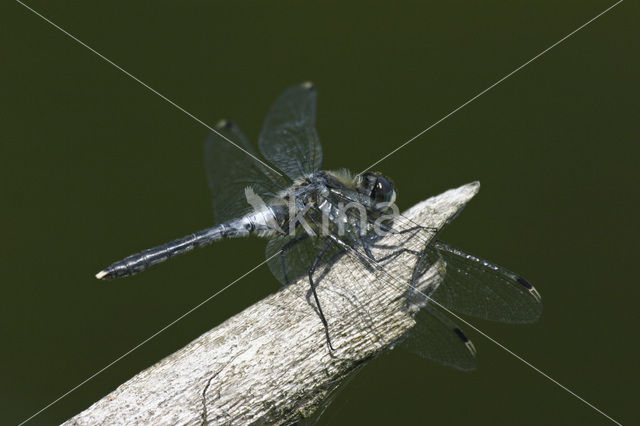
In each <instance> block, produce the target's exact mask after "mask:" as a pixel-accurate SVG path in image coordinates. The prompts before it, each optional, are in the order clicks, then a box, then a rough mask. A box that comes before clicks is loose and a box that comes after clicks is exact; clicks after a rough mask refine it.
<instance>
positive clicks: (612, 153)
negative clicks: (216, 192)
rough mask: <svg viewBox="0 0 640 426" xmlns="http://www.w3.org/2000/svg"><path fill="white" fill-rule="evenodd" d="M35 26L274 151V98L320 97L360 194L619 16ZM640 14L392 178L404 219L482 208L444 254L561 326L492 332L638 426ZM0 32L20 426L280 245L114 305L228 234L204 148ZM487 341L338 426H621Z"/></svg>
mask: <svg viewBox="0 0 640 426" xmlns="http://www.w3.org/2000/svg"><path fill="white" fill-rule="evenodd" d="M28 3H29V4H30V5H32V6H33V7H35V8H36V9H37V10H38V11H40V12H41V13H43V14H44V15H45V16H47V17H49V18H50V19H52V20H53V21H54V22H56V23H57V24H59V25H61V26H62V27H63V28H65V29H67V30H68V31H70V32H71V33H73V34H74V35H76V36H77V37H78V38H80V39H81V40H83V41H84V42H86V43H88V44H89V45H91V46H92V47H94V48H95V49H97V50H98V51H99V52H101V53H103V54H104V55H106V56H107V57H109V58H110V59H112V60H113V61H115V62H116V63H118V64H119V65H121V66H122V67H123V68H125V69H126V70H128V71H129V72H131V73H133V74H134V75H136V76H138V77H139V78H141V79H142V80H143V81H145V82H146V83H148V84H149V85H151V86H152V87H154V88H156V89H157V90H159V91H160V92H162V93H163V94H165V95H166V96H168V97H169V98H171V99H172V100H174V101H175V102H176V103H178V104H179V105H181V106H183V107H184V108H186V109H187V110H188V111H190V112H192V113H193V114H195V115H196V116H197V117H199V118H201V119H202V120H204V121H205V122H207V123H211V124H213V123H215V122H216V121H217V120H218V119H219V118H222V117H229V118H233V119H234V120H235V121H236V122H237V123H239V125H240V126H241V127H242V128H243V129H244V130H245V132H246V133H247V134H248V135H249V136H250V137H251V139H252V140H254V141H255V139H256V137H257V134H258V132H259V130H260V127H261V125H262V120H263V119H264V116H265V114H266V111H267V108H268V106H269V105H270V103H271V102H272V101H273V100H275V98H276V97H277V95H279V94H280V93H281V92H282V91H283V90H284V89H285V88H287V87H289V86H290V85H292V84H295V83H298V82H300V81H304V80H313V81H314V82H315V83H316V85H317V86H318V90H319V106H318V120H317V121H318V129H319V133H320V136H321V138H322V140H323V146H324V151H325V168H327V169H332V168H339V167H347V168H350V169H352V170H354V171H360V170H361V169H363V168H365V167H367V166H368V165H369V164H371V163H372V162H374V161H376V160H377V159H379V158H380V157H382V156H383V155H385V154H386V153H388V152H389V151H391V150H392V149H393V148H395V147H397V146H398V145H399V144H401V143H402V142H404V141H405V140H407V139H409V138H411V137H413V136H414V135H415V134H417V133H418V132H420V131H421V130H423V129H424V128H426V127H427V126H428V125H430V124H431V123H433V122H434V121H436V120H438V119H440V118H441V117H442V116H444V115H445V114H447V113H449V112H450V111H451V110H453V109H454V108H456V107H457V106H459V105H460V104H462V103H463V102H465V101H466V100H468V99H469V98H471V97H472V96H473V95H475V94H476V93H478V92H480V91H481V90H483V89H485V88H486V87H488V86H489V85H491V84H492V83H494V82H495V81H496V80H498V79H499V78H501V77H502V76H504V75H505V74H507V73H509V72H511V71H512V70H514V69H515V68H516V67H518V66H519V65H521V64H522V63H524V62H525V61H527V60H528V59H530V58H531V57H533V56H534V55H536V54H537V53H539V52H540V51H542V50H543V49H545V48H547V47H548V46H550V45H551V44H553V43H554V42H556V41H557V40H559V39H560V38H561V37H563V36H565V35H566V34H568V33H569V32H571V31H573V30H574V29H576V28H577V27H578V26H580V25H582V24H583V23H584V22H586V21H587V20H589V19H591V18H592V17H594V16H595V15H597V14H598V13H600V12H601V11H602V10H604V9H605V8H607V7H608V6H610V5H611V4H613V2H611V1H567V2H561V3H560V2H542V1H535V2H524V1H518V2H512V1H490V2H471V1H467V2H388V3H387V2H384V3H382V2H369V1H367V2H348V3H347V2H334V3H327V2H324V3H322V4H313V5H312V4H307V3H298V2H291V3H277V4H273V2H241V3H239V4H237V2H225V3H218V2H216V3H210V2H194V1H192V2H177V1H176V2H157V1H153V2H152V1H144V2H124V1H118V2H114V1H111V2H86V1H73V2H72V1H56V2H48V1H29V2H28ZM638 12H639V7H638V4H637V3H634V2H631V1H626V2H624V3H622V4H620V5H619V6H618V7H616V8H614V9H613V10H612V11H611V12H609V13H608V14H606V15H604V16H603V17H601V18H600V19H598V20H597V21H595V22H594V23H593V24H591V25H589V26H588V27H586V28H585V29H584V30H582V31H580V32H578V33H577V34H576V35H575V36H573V37H572V38H570V39H568V40H567V41H565V42H564V43H562V44H560V45H559V46H557V47H556V48H554V49H553V50H551V51H550V52H549V53H547V54H545V55H544V56H542V57H541V58H539V59H538V60H537V61H535V62H533V63H531V64H530V65H528V66H527V67H526V68H524V69H523V70H521V71H520V72H518V73H517V74H515V75H513V76H512V77H511V78H509V79H508V80H506V81H504V82H503V83H501V84H500V85H498V86H497V87H495V88H494V89H492V90H491V91H490V92H488V93H487V94H485V95H484V96H482V97H480V98H479V99H478V100H476V101H475V102H473V103H471V104H470V105H468V106H467V107H465V108H464V109H462V110H461V111H459V112H458V113H456V114H455V115H453V116H451V117H450V118H448V119H447V120H445V121H444V122H442V123H441V124H439V125H438V126H436V127H435V128H434V129H432V130H431V131H429V132H427V133H426V134H425V135H423V136H422V137H420V138H418V139H417V140H415V141H414V142H413V143H412V144H410V145H409V146H407V147H405V148H404V149H403V150H401V151H399V152H398V153H396V154H394V155H393V156H391V157H390V158H388V159H386V160H385V161H384V162H383V163H381V164H380V165H378V166H377V167H376V169H378V170H380V171H382V172H383V173H385V174H387V175H389V176H392V177H393V179H394V180H395V182H396V184H397V186H398V188H399V194H400V198H399V203H400V206H401V208H407V207H409V206H411V205H413V204H414V203H416V202H418V201H420V200H423V199H425V198H427V197H429V196H431V195H434V194H437V193H440V192H442V191H443V190H446V189H448V188H451V187H456V186H459V185H461V184H464V183H467V182H470V181H472V180H476V179H478V180H480V181H481V182H482V190H481V191H480V193H479V195H478V196H477V197H476V198H475V199H474V200H473V201H472V202H471V204H470V205H468V207H467V208H466V209H465V211H464V213H463V214H462V215H460V216H459V218H458V219H457V220H456V221H455V222H454V223H453V224H452V225H451V226H450V227H449V228H448V229H447V230H445V232H444V233H443V235H442V236H443V239H446V240H447V241H449V242H451V243H453V244H455V245H458V246H460V247H462V248H464V249H466V250H468V251H470V252H472V253H475V254H478V255H480V256H483V257H486V258H488V259H491V260H493V261H495V262H497V263H499V264H502V265H505V266H507V267H509V268H510V269H513V270H514V271H517V272H520V273H522V274H523V275H524V276H526V277H528V278H529V279H530V280H531V281H532V282H533V283H534V284H535V285H536V286H537V288H538V289H539V290H540V292H541V293H542V295H543V298H544V303H545V311H544V313H543V316H542V318H541V320H540V321H539V322H538V323H536V324H534V325H529V326H512V325H502V324H495V323H490V322H484V321H480V320H473V323H474V324H475V325H477V326H478V327H480V328H481V329H482V330H484V331H485V332H486V333H488V334H489V335H491V336H493V337H494V338H496V339H497V340H499V341H500V342H502V343H503V344H505V345H506V346H507V347H509V348H510V349H512V350H513V351H515V352H516V353H518V354H520V355H522V356H523V357H524V358H526V359H527V360H528V361H530V362H532V363H533V364H534V365H536V366H537V367H539V368H541V369H542V370H544V371H545V372H547V373H549V374H550V375H551V376H553V377H554V378H555V379H557V380H558V381H560V382H561V383H563V384H564V385H566V386H568V387H569V388H571V389H572V390H574V391H575V392H577V393H578V394H579V395H581V396H582V397H584V398H585V399H587V400H589V401H591V402H592V403H593V404H595V405H596V406H598V407H599V408H601V409H602V410H604V411H605V412H607V413H608V414H609V415H611V416H612V417H614V418H616V419H618V420H619V421H621V422H622V423H634V422H637V421H638V415H637V406H636V405H635V404H636V399H637V379H638V375H637V371H638V370H637V358H638V355H639V354H638V347H637V345H638V344H637V327H638V314H637V310H638V296H639V293H640V292H639V291H638V284H639V280H638V274H637V267H636V266H637V264H638V261H637V257H636V256H637V253H638V237H640V235H639V233H638V224H637V216H638V215H637V207H638V187H637V185H638V145H637V141H638V130H639V129H638V106H639V105H638V90H639V88H640V85H639V84H638V75H639V73H638V71H639V67H638V52H639V51H640V49H639V47H640V46H639V43H638V42H639V40H640V38H639V32H638V17H639V15H640V14H639V13H638ZM0 16H1V18H0V21H1V22H2V24H1V26H0V43H1V44H0V55H1V65H0V96H1V99H2V102H1V103H0V124H1V125H2V133H1V134H2V137H1V141H2V143H1V145H0V150H1V151H0V158H1V159H2V160H1V161H2V167H1V168H0V181H1V182H2V183H1V184H0V189H1V191H2V193H1V200H2V201H0V202H1V203H2V204H1V205H2V208H1V210H0V219H1V223H2V244H1V245H0V265H1V268H2V269H1V274H2V275H1V278H0V280H1V283H2V284H1V290H2V303H1V305H0V306H1V307H0V309H1V312H0V314H1V317H0V320H1V323H2V340H1V342H2V351H0V369H1V371H2V374H1V377H2V389H1V392H2V393H1V394H0V413H1V414H0V423H3V424H11V423H17V422H19V421H21V420H23V419H25V418H26V417H28V416H30V415H31V414H33V413H34V412H35V411H37V410H39V409H40V408H42V407H43V406H44V405H46V404H47V403H49V402H51V401H52V400H53V399H55V398H57V397H58V396H59V395H61V394H62V393H64V392H66V391H67V390H69V389H70V388H72V387H73V386H75V385H76V384H78V383H79V382H81V381H82V380H84V379H85V378H86V377H88V376H89V375H91V374H93V373H94V372H95V371H97V370H98V369H100V368H102V367H103V366H105V365H106V364H108V363H109V362H111V361H112V360H114V359H115V358H116V357H118V356H119V355H121V354H123V353H124V352H126V351H127V350H129V349H130V348H132V347H133V346H135V345H136V344H138V343H139V342H140V341H141V340H143V339H145V338H146V337H148V336H149V335H151V334H153V333H154V332H156V331H157V330H158V329H160V328H161V327H163V326H164V325H166V324H167V323H169V322H170V321H172V320H174V319H175V318H176V317H178V316H179V315H181V314H182V313H184V312H185V311H187V310H188V309H190V308H191V307H193V306H194V305H196V304H198V303H199V302H201V301H202V300H203V299H205V298H206V297H208V296H210V295H211V294H213V293H214V292H216V291H217V290H219V289H221V288H222V287H223V286H225V285H226V284H228V283H229V282H231V281H232V280H234V279H235V278H237V277H238V276H240V275H242V274H243V273H245V272H246V271H247V270H248V269H250V268H252V267H253V266H254V265H256V264H257V263H259V262H260V261H261V260H262V259H263V256H264V254H263V247H264V242H263V241H260V240H257V239H252V240H240V241H228V242H224V243H223V244H216V245H214V246H212V247H209V248H207V249H203V250H199V251H197V252H194V253H193V254H190V255H188V256H183V257H181V258H178V259H175V260H174V261H171V262H168V263H167V264H164V265H162V266H159V267H157V268H154V269H153V270H150V271H148V272H146V273H144V274H141V275H139V276H137V277H135V278H131V279H127V280H123V281H115V282H108V283H103V282H98V281H96V280H95V279H94V278H93V275H94V274H95V272H96V271H98V270H99V269H101V268H102V267H104V266H106V265H107V264H108V263H110V262H112V261H114V260H117V259H119V258H122V257H124V256H126V255H128V254H131V253H133V252H135V251H138V250H140V249H144V248H148V247H150V246H153V245H156V244H159V243H163V242H165V241H167V240H170V239H173V238H175V237H180V236H183V235H185V234H188V233H190V232H192V231H195V230H199V229H202V228H204V227H207V226H209V225H210V224H211V223H212V211H211V203H210V194H209V190H208V188H207V185H206V181H205V176H204V168H203V162H202V144H203V141H204V139H205V137H206V135H207V133H208V130H207V129H206V128H205V127H203V126H202V125H200V124H198V123H196V122H195V121H193V120H192V119H191V118H189V117H188V116H186V115H185V114H183V113H182V112H180V111H178V110H176V109H175V108H174V107H172V106H171V105H169V104H168V103H167V102H165V101H163V100H162V99H160V98H159V97H158V96H156V95H154V94H152V93H150V92H149V91H148V90H146V89H144V88H143V87H142V86H140V85H139V84H138V83H136V82H134V81H133V80H131V79H130V78H128V77H126V76H125V75H123V74H122V73H121V72H120V71H118V70H117V69H115V68H114V67H112V66H111V65H109V64H107V63H105V62H104V61H103V60H101V59H100V58H98V57H97V56H96V55H95V54H93V53H91V52H90V51H88V50H87V49H85V48H84V47H81V46H79V45H78V44H77V43H76V42H74V41H72V40H71V39H69V38H68V37H67V36H65V35H64V34H62V33H61V32H59V31H57V30H55V29H54V28H53V27H51V26H50V25H49V24H47V23H45V22H44V21H43V20H42V19H40V18H39V17H37V16H35V15H34V14H32V13H31V12H29V11H28V10H26V9H25V8H23V7H22V6H20V5H19V4H17V3H14V2H3V5H2V6H1V7H0ZM277 289H278V284H277V282H276V281H275V279H274V278H272V277H271V276H270V274H269V271H268V270H267V269H266V268H262V269H260V270H259V271H256V272H255V273H253V274H251V275H250V276H248V277H247V278H245V279H243V280H242V281H241V282H240V283H238V284H237V285H236V286H234V287H232V288H231V289H230V290H228V291H226V292H225V293H223V294H222V295H220V296H219V297H217V298H216V299H214V300H213V301H211V302H209V303H208V304H206V305H205V306H204V307H202V308H201V309H199V310H198V311H196V312H195V313H193V314H192V315H189V316H188V317H187V318H185V319H184V320H182V321H180V322H179V323H178V324H177V325H175V326H173V327H171V328H170V329H169V330H167V331H166V332H164V333H162V334H161V335H160V336H158V337H157V338H155V339H154V340H152V341H151V342H149V343H148V344H146V345H144V346H143V347H141V348H140V349H138V350H137V351H135V352H133V353H132V354H131V355H130V356H128V357H127V358H125V359H124V360H122V361H121V362H119V363H117V364H116V365H114V366H113V367H111V368H109V369H108V370H107V371H105V372H104V373H103V374H100V375H99V376H98V377H96V378H95V379H93V380H92V381H90V382H89V383H87V384H86V385H84V386H83V387H82V388H80V389H79V390H77V391H76V392H74V393H72V394H71V395H69V396H68V397H66V398H64V399H63V400H62V401H60V402H59V403H57V404H56V405H54V406H53V407H51V408H50V409H48V410H47V411H46V412H44V413H42V414H41V415H39V416H38V417H37V418H36V419H34V420H33V422H32V424H52V423H58V422H61V421H63V420H65V419H67V418H69V417H71V416H72V415H74V414H76V413H77V412H79V411H81V410H82V409H84V408H86V407H88V406H89V405H90V404H91V403H92V402H94V401H95V400H97V399H99V398H100V397H102V396H104V395H105V394H107V393H108V392H110V391H111V390H113V389H114V388H115V387H116V386H118V385H119V384H121V383H122V382H124V381H125V380H127V379H128V378H130V377H131V376H133V375H134V374H135V373H137V372H138V371H140V370H142V369H144V368H146V367H148V366H150V365H152V364H153V363H155V362H156V361H158V360H160V359H161V358H163V357H164V356H166V355H168V354H170V353H172V352H173V351H175V350H177V349H178V348H180V347H182V346H184V345H185V344H186V343H188V342H190V341H191V340H192V339H194V338H196V337H198V336H199V335H200V334H202V333H203V332H205V331H206V330H209V329H210V328H212V327H214V326H215V325H217V324H219V323H220V322H222V321H223V320H225V319H226V318H228V317H229V316H231V315H233V314H235V313H237V312H239V311H240V310H242V309H243V308H245V307H247V306H249V305H250V304H252V303H254V302H255V301H257V300H259V299H261V298H262V297H264V296H266V295H267V294H269V293H271V292H274V291H276V290H277ZM467 331H468V333H469V335H470V336H471V337H472V339H473V340H474V342H475V344H476V347H477V348H478V350H479V368H478V370H477V371H476V372H474V373H470V374H469V373H460V372H457V371H454V370H451V369H448V368H446V367H442V366H439V365H436V364H433V363H430V362H428V361H425V360H422V359H419V358H417V357H415V356H413V355H412V354H409V353H404V352H402V351H400V350H394V351H391V352H390V353H387V354H385V355H383V356H381V357H380V358H378V359H376V360H375V361H373V362H371V363H370V365H368V366H367V367H366V368H365V369H363V371H362V372H361V373H360V374H359V375H358V376H357V377H356V378H355V379H354V380H353V381H352V382H351V383H350V384H349V385H348V387H347V388H346V390H345V391H343V392H342V393H341V394H340V395H339V397H338V398H337V400H336V402H334V403H333V404H332V405H331V406H330V408H329V409H328V410H327V412H326V414H325V416H324V417H323V418H322V422H323V423H329V424H344V423H347V422H349V423H365V422H366V423H370V424H388V423H391V422H409V423H429V424H468V423H487V424H495V423H503V424H504V423H509V424H513V423H517V424H542V423H545V424H566V423H576V422H580V423H582V424H602V423H606V420H605V418H604V417H602V416H601V415H599V414H597V413H596V412H595V411H593V410H592V409H590V408H589V407H587V406H586V405H584V404H583V403H581V402H580V401H578V400H577V399H576V398H574V397H573V396H571V395H570V394H568V393H567V392H565V391H563V390H562V389H560V388H559V387H557V386H556V385H554V384H552V383H551V382H549V381H548V380H547V379H545V378H543V377H542V376H540V375H539V374H537V373H535V372H534V371H533V370H531V369H530V368H528V367H527V366H525V365H524V364H523V363H521V362H520V361H518V360H516V359H515V358H513V357H512V356H510V355H508V354H507V353H505V352H504V351H502V350H500V349H499V348H497V347H496V346H494V345H493V344H492V343H491V342H489V341H487V340H486V339H484V338H483V337H482V336H479V335H477V334H476V333H474V332H473V331H471V330H467ZM634 372H635V373H634Z"/></svg>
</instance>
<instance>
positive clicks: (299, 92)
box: [258, 82, 322, 179]
mask: <svg viewBox="0 0 640 426" xmlns="http://www.w3.org/2000/svg"><path fill="white" fill-rule="evenodd" d="M258 145H259V147H260V151H261V152H262V154H263V155H264V156H265V158H266V159H267V160H269V161H270V162H271V163H273V164H275V165H276V166H277V167H278V168H279V169H280V170H282V171H283V172H285V173H286V174H287V175H288V176H289V177H290V178H291V179H296V178H298V177H300V176H304V175H307V174H309V173H313V172H314V171H316V170H318V169H319V168H320V166H321V164H322V146H321V144H320V138H319V137H318V133H317V132H316V88H315V86H313V84H311V83H309V82H307V83H302V84H300V85H297V86H294V87H292V88H290V89H288V90H287V91H286V92H284V93H283V94H282V95H280V97H279V98H278V99H277V100H276V101H275V103H274V104H273V105H272V106H271V109H270V110H269V114H268V115H267V118H266V120H265V122H264V126H263V128H262V132H261V133H260V139H259V142H258Z"/></svg>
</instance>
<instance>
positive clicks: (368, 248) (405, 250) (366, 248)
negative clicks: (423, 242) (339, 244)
mask: <svg viewBox="0 0 640 426" xmlns="http://www.w3.org/2000/svg"><path fill="white" fill-rule="evenodd" d="M361 243H362V247H363V248H364V252H365V253H366V254H367V257H368V258H369V259H371V260H373V261H374V262H383V261H385V260H388V259H392V258H395V257H398V256H400V255H401V254H402V253H411V254H413V255H415V256H419V255H420V252H418V251H416V250H411V249H408V248H399V249H397V250H396V251H394V252H393V253H389V254H387V255H385V256H382V257H380V258H377V259H376V257H375V256H374V255H373V253H372V252H371V248H372V247H373V248H383V249H394V248H397V247H398V246H394V245H385V244H372V243H370V242H369V241H367V240H366V239H364V238H363V239H362V240H361Z"/></svg>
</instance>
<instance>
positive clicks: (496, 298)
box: [426, 241, 542, 323]
mask: <svg viewBox="0 0 640 426" xmlns="http://www.w3.org/2000/svg"><path fill="white" fill-rule="evenodd" d="M426 250H427V255H428V257H429V258H431V259H432V260H436V259H438V258H440V259H442V260H443V261H444V263H445V265H446V266H445V271H446V272H445V278H444V282H443V283H442V284H441V285H440V286H439V287H438V289H437V290H436V291H435V293H434V294H433V295H432V298H433V300H435V301H436V302H437V303H439V304H441V305H443V306H445V307H446V308H448V309H451V310H452V311H456V312H460V313H463V314H466V315H470V316H473V317H477V318H483V319H488V320H493V321H500V322H506V323H530V322H534V321H536V320H537V319H538V318H539V317H540V314H541V313H542V299H541V297H540V294H539V293H538V291H537V290H536V289H535V288H534V287H533V286H532V285H531V284H530V283H529V282H528V281H527V280H525V279H524V278H522V277H521V276H519V275H517V274H515V273H513V272H511V271H509V270H507V269H505V268H503V267H501V266H498V265H494V264H492V263H490V262H487V261H486V260H484V259H480V258H478V257H476V256H473V255H471V254H467V253H465V252H463V251H461V250H459V249H456V248H453V247H451V246H449V245H447V244H445V243H443V242H441V241H435V242H434V243H433V244H431V245H429V246H428V247H427V249H426Z"/></svg>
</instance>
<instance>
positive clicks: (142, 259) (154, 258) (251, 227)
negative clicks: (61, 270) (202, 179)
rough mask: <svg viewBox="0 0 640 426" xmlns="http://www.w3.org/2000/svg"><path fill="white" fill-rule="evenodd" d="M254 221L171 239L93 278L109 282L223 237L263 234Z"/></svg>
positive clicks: (243, 220) (247, 218)
mask: <svg viewBox="0 0 640 426" xmlns="http://www.w3.org/2000/svg"><path fill="white" fill-rule="evenodd" d="M262 222H263V221H261V220H257V218H256V217H254V215H248V216H245V217H242V218H239V219H235V220H232V221H230V222H227V223H224V224H221V225H218V226H214V227H212V228H208V229H205V230H202V231H199V232H195V233H193V234H191V235H188V236H186V237H183V238H180V239H177V240H173V241H171V242H169V243H166V244H163V245H161V246H158V247H154V248H151V249H148V250H144V251H141V252H140V253H136V254H132V255H131V256H127V257H125V258H124V259H122V260H120V261H118V262H115V263H112V264H111V265H109V266H108V267H107V268H106V269H104V270H102V271H100V272H98V273H97V274H96V278H98V279H101V280H109V279H114V278H122V277H128V276H130V275H134V274H137V273H138V272H142V271H144V270H145V269H148V268H150V267H151V266H153V265H156V264H158V263H162V262H164V261H165V260H167V259H169V258H172V257H174V256H177V255H179V254H182V253H186V252H188V251H191V250H193V249H194V248H197V247H203V246H206V245H208V244H211V243H213V242H215V241H218V240H221V239H225V238H240V237H246V236H248V235H249V234H250V233H252V232H256V233H263V232H265V229H262V228H265V227H266V224H263V223H262Z"/></svg>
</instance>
